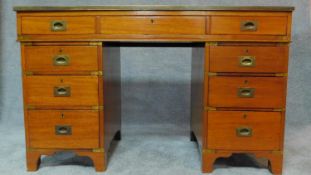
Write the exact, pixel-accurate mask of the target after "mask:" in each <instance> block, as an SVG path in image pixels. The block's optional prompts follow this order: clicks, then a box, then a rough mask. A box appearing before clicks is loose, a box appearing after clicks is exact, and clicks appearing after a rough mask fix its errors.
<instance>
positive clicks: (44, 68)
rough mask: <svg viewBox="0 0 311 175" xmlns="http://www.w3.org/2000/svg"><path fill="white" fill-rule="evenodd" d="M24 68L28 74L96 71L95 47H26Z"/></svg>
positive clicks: (96, 57)
mask: <svg viewBox="0 0 311 175" xmlns="http://www.w3.org/2000/svg"><path fill="white" fill-rule="evenodd" d="M25 60H26V61H25V68H26V71H30V72H52V73H56V74H63V73H68V72H74V71H85V72H91V71H96V70H98V56H97V47H96V46H26V47H25Z"/></svg>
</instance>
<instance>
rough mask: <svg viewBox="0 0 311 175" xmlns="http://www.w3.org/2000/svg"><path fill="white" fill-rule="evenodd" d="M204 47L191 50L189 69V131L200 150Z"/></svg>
mask: <svg viewBox="0 0 311 175" xmlns="http://www.w3.org/2000/svg"><path fill="white" fill-rule="evenodd" d="M204 55H205V54H204V45H198V46H194V47H193V48H192V64H191V66H192V68H191V131H192V132H193V133H194V135H195V136H196V139H197V142H198V144H199V148H200V150H201V149H202V148H203V147H202V146H203V143H204V141H203V138H204V136H203V131H204V128H203V117H204V116H203V112H204V111H203V106H204V105H203V96H204V94H203V92H204V57H205V56H204Z"/></svg>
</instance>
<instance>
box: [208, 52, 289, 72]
mask: <svg viewBox="0 0 311 175" xmlns="http://www.w3.org/2000/svg"><path fill="white" fill-rule="evenodd" d="M209 65H210V71H211V72H253V73H256V72H258V73H279V72H287V65H288V46H210V64H209Z"/></svg>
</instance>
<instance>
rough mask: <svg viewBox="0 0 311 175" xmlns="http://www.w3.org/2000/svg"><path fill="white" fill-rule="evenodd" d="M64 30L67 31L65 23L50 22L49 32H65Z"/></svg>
mask: <svg viewBox="0 0 311 175" xmlns="http://www.w3.org/2000/svg"><path fill="white" fill-rule="evenodd" d="M66 30H67V22H66V21H60V20H53V21H51V31H53V32H58V31H66Z"/></svg>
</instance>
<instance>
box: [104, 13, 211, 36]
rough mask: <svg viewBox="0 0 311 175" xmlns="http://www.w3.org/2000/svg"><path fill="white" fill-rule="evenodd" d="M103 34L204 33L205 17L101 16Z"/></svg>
mask: <svg viewBox="0 0 311 175" xmlns="http://www.w3.org/2000/svg"><path fill="white" fill-rule="evenodd" d="M101 33H103V34H154V35H158V34H181V35H203V34H205V17H196V16H184V17H181V16H179V17H174V16H112V17H102V18H101Z"/></svg>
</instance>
